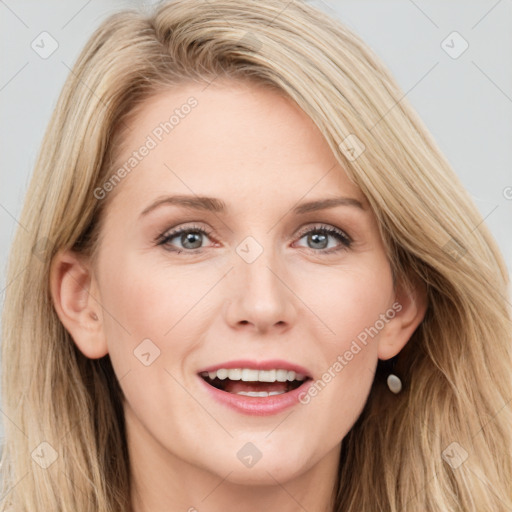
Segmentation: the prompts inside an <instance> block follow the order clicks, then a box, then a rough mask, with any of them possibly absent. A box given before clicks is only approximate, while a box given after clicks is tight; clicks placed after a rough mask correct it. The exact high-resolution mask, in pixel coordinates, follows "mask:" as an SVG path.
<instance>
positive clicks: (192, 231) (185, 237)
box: [156, 226, 211, 253]
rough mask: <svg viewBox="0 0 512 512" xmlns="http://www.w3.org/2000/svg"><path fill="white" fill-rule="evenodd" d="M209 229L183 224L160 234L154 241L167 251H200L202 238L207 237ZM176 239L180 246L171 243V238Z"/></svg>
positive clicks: (209, 232)
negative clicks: (183, 225)
mask: <svg viewBox="0 0 512 512" xmlns="http://www.w3.org/2000/svg"><path fill="white" fill-rule="evenodd" d="M210 234H211V231H208V230H206V229H204V228H201V227H199V226H185V227H181V228H178V229H174V230H172V231H169V232H166V233H163V234H162V235H160V236H159V237H158V238H157V240H156V243H157V245H162V246H164V247H165V248H166V249H167V250H169V251H175V252H177V253H181V252H183V251H184V250H186V251H187V252H192V253H195V252H201V248H202V242H203V238H204V237H205V236H206V237H209V236H210ZM175 238H176V239H177V240H178V242H179V243H180V244H181V247H175V246H174V244H172V243H171V241H172V240H174V239H175Z"/></svg>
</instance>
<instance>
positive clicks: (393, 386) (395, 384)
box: [387, 373, 402, 395]
mask: <svg viewBox="0 0 512 512" xmlns="http://www.w3.org/2000/svg"><path fill="white" fill-rule="evenodd" d="M387 383H388V388H389V390H390V391H391V393H394V394H395V395H396V394H397V393H400V391H402V381H401V380H400V377H398V376H397V375H395V374H394V373H390V374H389V375H388V380H387Z"/></svg>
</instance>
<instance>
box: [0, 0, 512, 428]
mask: <svg viewBox="0 0 512 512" xmlns="http://www.w3.org/2000/svg"><path fill="white" fill-rule="evenodd" d="M198 1H203V0H198ZM311 3H313V4H315V5H318V6H319V7H320V8H322V9H324V10H325V11H327V12H330V13H331V14H333V15H334V16H336V17H338V18H339V19H341V20H342V21H343V22H344V23H345V24H346V25H347V26H348V27H349V28H351V29H352V30H354V31H355V32H356V33H357V34H359V35H360V36H361V37H362V38H363V39H364V40H365V41H366V42H367V43H368V44H369V46H371V47H372V48H373V50H374V51H375V52H376V53H377V54H378V55H379V56H380V57H381V58H382V60H383V61H384V63H385V64H386V65H387V66H388V67H389V68H390V70H391V71H392V73H393V74H394V75H395V77H396V79H397V81H398V83H399V84H400V85H401V87H402V89H403V90H404V92H405V93H406V95H407V98H408V99H409V100H410V101H411V103H412V104H413V106H414V107H415V108H416V110H417V111H418V113H419V115H420V117H421V118H422V119H423V120H424V122H425V124H426V125H427V127H428V128H429V129H430V130H431V132H432V133H433V135H434V138H435V139H436V141H437V142H438V144H439V146H440V147H441V149H442V151H444V153H445V155H446V156H447V158H448V160H449V161H450V163H451V164H452V166H453V167H454V169H455V171H456V172H457V174H458V175H459V176H460V178H461V180H462V182H463V183H464V185H465V186H466V188H467V189H468V190H469V192H470V194H471V195H472V197H473V198H474V200H475V202H476V204H477V206H478V208H479V209H480V212H481V213H482V215H483V216H484V217H485V220H486V223H487V224H488V226H489V227H490V229H491V231H492V232H493V234H494V236H495V237H496V239H497V241H498V244H499V245H500V247H501V249H502V251H503V254H504V256H505V259H506V262H507V265H508V268H509V270H512V237H511V236H510V235H511V234H512V229H511V228H512V188H510V189H507V187H512V171H511V165H512V122H511V121H512V58H511V57H512V30H511V28H512V0H498V1H496V0H492V1H472V2H468V1H467V0H465V1H447V0H437V1H433V0H428V1H419V0H416V1H413V0H393V1H392V0H373V1H371V0H350V1H349V0H338V1H335V0H325V1H323V0H315V1H312V2H311ZM150 5H151V2H140V1H135V0H132V1H129V0H107V1H105V0H104V1H100V0H89V1H87V0H68V1H67V2H58V1H57V0H51V1H48V0H47V1H44V2H42V1H37V0H32V1H28V0H23V1H15V0H5V1H2V0H0V38H1V45H0V52H1V65H0V105H1V116H0V157H1V165H0V268H1V271H0V307H1V304H3V300H4V295H5V294H4V292H5V288H6V287H7V286H16V283H15V282H12V283H9V282H6V277H5V264H6V261H7V254H8V250H9V246H10V241H11V239H12V236H13V233H14V229H15V228H16V227H17V225H18V220H17V219H18V217H19V214H20V211H21V206H22V202H23V198H24V194H25V191H26V188H27V184H28V180H29V177H30V174H31V170H32V167H33V165H34V162H35V157H36V154H37V151H38V149H39V145H40V142H41V138H42V136H43V133H44V130H45V127H46V124H47V122H48V120H49V117H50V114H51V112H52V110H53V108H54V106H55V103H56V101H57V97H58V94H59V92H60V89H61V87H62V84H63V83H64V80H65V78H66V76H67V74H68V73H69V69H70V68H71V67H72V64H73V62H74V60H75V59H76V57H77V55H78V52H79V51H80V49H81V48H82V47H83V45H84V44H85V42H86V40H87V39H88V37H89V36H90V34H91V33H92V32H93V30H94V29H95V28H96V27H97V26H98V25H99V23H100V22H101V20H102V19H103V18H105V17H106V16H108V15H110V14H112V13H114V12H116V11H118V10H119V9H122V8H124V7H133V6H143V7H148V6H150ZM43 31H46V32H48V33H49V34H51V36H52V37H53V38H54V39H55V40H56V41H57V43H58V48H57V50H56V51H55V52H54V53H53V54H52V55H50V56H49V57H48V58H41V56H40V55H38V53H36V51H34V49H33V48H32V47H31V44H32V42H33V41H34V40H35V41H36V43H37V42H38V41H40V34H41V33H42V32H43ZM453 31H457V32H458V33H459V34H460V35H461V36H462V38H464V40H466V41H467V43H468V44H469V47H468V49H467V50H466V51H465V52H464V53H462V54H461V55H460V56H459V57H458V58H452V57H451V56H450V55H448V54H447V53H446V51H445V50H444V49H443V47H442V46H441V45H442V42H443V41H444V40H445V39H446V38H447V37H448V36H449V35H450V34H451V33H452V32H453ZM452 39H453V38H452ZM453 41H454V42H453V43H452V42H451V39H450V38H448V44H450V45H452V46H453V49H452V50H451V51H452V52H453V51H456V50H458V48H460V47H461V46H460V41H457V40H453ZM46 48H48V46H46ZM507 190H508V191H509V194H508V199H507V197H506V196H507ZM0 412H1V409H0ZM0 421H1V422H3V421H6V418H4V417H1V416H0ZM0 435H1V433H0Z"/></svg>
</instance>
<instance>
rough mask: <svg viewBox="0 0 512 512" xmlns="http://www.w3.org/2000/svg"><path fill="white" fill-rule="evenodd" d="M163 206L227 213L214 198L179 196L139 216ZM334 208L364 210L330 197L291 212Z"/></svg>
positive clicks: (352, 200) (348, 199) (359, 205)
mask: <svg viewBox="0 0 512 512" xmlns="http://www.w3.org/2000/svg"><path fill="white" fill-rule="evenodd" d="M163 204H166V205H176V206H182V207H184V208H188V209H191V210H203V211H210V212H215V213H224V212H226V211H227V206H226V203H225V202H224V201H222V200H220V199H217V198H215V197H205V196H186V195H181V196H166V197H161V198H159V199H157V200H156V201H154V202H153V203H151V204H150V205H149V206H148V207H147V208H145V209H144V210H143V211H142V212H141V214H140V216H141V217H142V216H144V215H147V214H148V213H149V212H151V211H153V210H154V209H155V208H158V207H159V206H161V205H163ZM336 206H353V207H355V208H359V209H361V210H365V207H364V206H363V205H362V203H361V202H360V201H359V200H357V199H355V198H353V197H331V198H327V199H317V200H315V201H308V202H305V203H301V204H299V205H298V206H296V207H295V208H293V210H292V212H293V213H295V214H297V215H302V214H305V213H309V212H316V211H319V210H325V209H327V208H334V207H336Z"/></svg>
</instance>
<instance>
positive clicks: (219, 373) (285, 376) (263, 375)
mask: <svg viewBox="0 0 512 512" xmlns="http://www.w3.org/2000/svg"><path fill="white" fill-rule="evenodd" d="M201 375H203V376H205V377H206V376H208V377H210V379H211V380H213V379H215V378H216V377H217V378H218V379H220V380H224V379H226V378H227V379H229V380H242V381H244V382H286V381H290V382H291V381H294V380H299V381H303V380H305V379H306V376H305V375H303V374H302V373H295V372H294V371H288V370H283V369H278V370H252V369H250V368H234V369H229V370H228V369H226V368H219V369H218V370H216V371H213V372H203V373H202V374H201Z"/></svg>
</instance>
